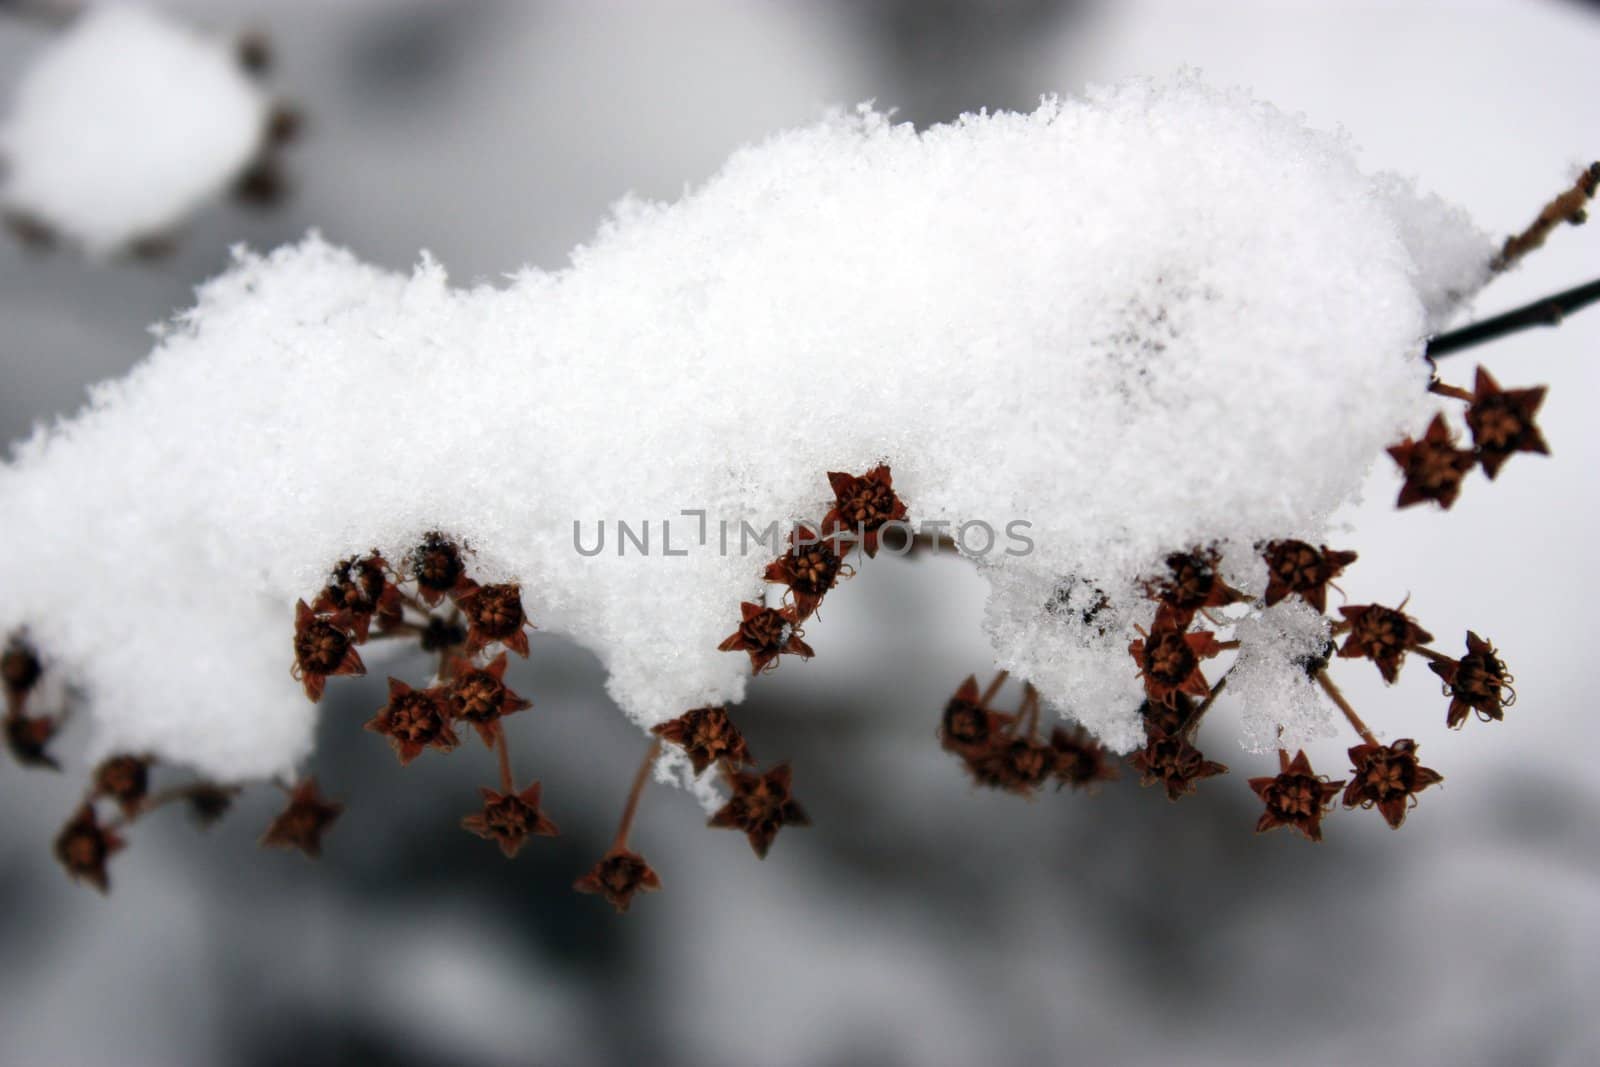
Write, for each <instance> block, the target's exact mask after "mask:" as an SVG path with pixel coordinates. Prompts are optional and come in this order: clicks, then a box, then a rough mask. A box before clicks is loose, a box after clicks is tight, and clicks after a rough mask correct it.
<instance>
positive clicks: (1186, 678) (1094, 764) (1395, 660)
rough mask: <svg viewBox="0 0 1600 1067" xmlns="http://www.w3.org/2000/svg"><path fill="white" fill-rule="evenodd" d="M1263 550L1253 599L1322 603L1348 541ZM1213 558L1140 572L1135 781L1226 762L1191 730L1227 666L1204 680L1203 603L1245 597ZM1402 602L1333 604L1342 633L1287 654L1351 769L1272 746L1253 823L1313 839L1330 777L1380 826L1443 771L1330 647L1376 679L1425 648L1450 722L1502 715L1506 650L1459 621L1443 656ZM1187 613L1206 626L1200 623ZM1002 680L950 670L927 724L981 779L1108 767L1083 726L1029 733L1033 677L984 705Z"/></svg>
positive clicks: (1195, 778) (1037, 780) (1332, 787)
mask: <svg viewBox="0 0 1600 1067" xmlns="http://www.w3.org/2000/svg"><path fill="white" fill-rule="evenodd" d="M1261 559H1262V562H1263V563H1264V564H1265V566H1266V577H1267V584H1266V591H1265V593H1264V594H1263V595H1262V597H1261V598H1260V603H1259V604H1258V605H1257V606H1259V607H1270V606H1271V605H1273V604H1276V603H1278V602H1279V601H1282V600H1284V599H1285V598H1288V597H1298V598H1300V599H1301V600H1304V601H1305V602H1306V604H1308V605H1309V606H1310V607H1312V608H1314V609H1315V610H1317V611H1318V612H1320V613H1324V614H1325V613H1326V610H1327V590H1328V587H1329V586H1330V585H1331V584H1332V582H1333V579H1335V578H1337V577H1338V576H1339V575H1340V574H1341V573H1342V572H1343V570H1344V569H1345V568H1346V567H1347V566H1349V565H1350V564H1351V563H1353V562H1354V561H1355V559H1356V554H1355V553H1354V552H1347V551H1337V550H1334V549H1330V548H1328V547H1327V546H1325V545H1323V546H1314V545H1310V544H1306V543H1305V542H1302V541H1274V542H1271V543H1269V544H1266V545H1264V546H1262V551H1261ZM1218 563H1219V561H1218V556H1217V553H1216V552H1214V551H1212V550H1207V549H1198V548H1197V549H1193V550H1191V551H1188V552H1181V553H1174V554H1173V555H1171V556H1169V557H1168V558H1167V560H1166V569H1167V573H1166V574H1165V575H1162V576H1160V577H1158V578H1156V579H1153V580H1151V581H1150V582H1149V583H1147V585H1146V595H1147V597H1148V599H1149V600H1150V601H1151V602H1152V604H1153V615H1154V617H1153V620H1152V622H1151V625H1150V628H1149V629H1148V630H1146V629H1144V627H1139V631H1140V637H1139V638H1138V639H1137V640H1135V641H1133V642H1132V644H1131V645H1130V646H1129V649H1128V653H1129V655H1130V656H1131V657H1132V659H1133V661H1134V664H1135V667H1136V669H1137V670H1138V672H1139V677H1140V679H1141V680H1142V681H1143V683H1144V690H1145V700H1144V703H1143V705H1142V706H1141V714H1142V719H1143V723H1144V730H1145V746H1144V747H1143V748H1142V749H1140V750H1139V751H1138V752H1136V753H1134V754H1133V755H1132V757H1130V759H1129V763H1130V765H1131V766H1132V767H1133V769H1134V770H1135V771H1137V772H1138V774H1139V777H1140V782H1141V784H1143V785H1159V786H1161V787H1163V788H1164V789H1165V790H1166V793H1167V797H1168V799H1170V800H1178V799H1180V798H1181V797H1183V796H1186V795H1188V794H1189V793H1191V792H1193V791H1194V788H1195V785H1196V784H1197V783H1198V782H1200V781H1201V780H1203V779H1206V778H1211V777H1214V776H1216V775H1220V774H1225V773H1227V770H1228V768H1227V767H1226V766H1224V765H1223V764H1221V763H1218V762H1216V761H1214V760H1210V759H1207V758H1206V757H1205V755H1204V754H1203V753H1202V752H1201V751H1200V750H1199V749H1198V748H1197V747H1195V743H1194V738H1195V732H1196V730H1197V729H1198V727H1199V725H1200V721H1201V719H1202V718H1203V717H1204V715H1205V714H1206V712H1207V711H1208V710H1209V709H1210V708H1211V707H1212V705H1213V704H1214V703H1215V702H1216V700H1217V698H1218V697H1219V696H1220V695H1221V694H1222V692H1223V690H1224V689H1225V688H1226V685H1227V675H1228V671H1230V670H1231V669H1232V668H1231V667H1229V668H1228V669H1227V670H1224V671H1222V672H1221V673H1220V674H1219V675H1218V676H1217V681H1216V682H1215V683H1212V682H1210V681H1208V680H1207V678H1206V673H1205V670H1206V668H1205V663H1206V661H1208V660H1210V659H1213V658H1215V657H1217V656H1219V655H1221V654H1222V653H1224V652H1229V651H1232V650H1234V649H1236V648H1238V642H1236V641H1219V640H1217V638H1216V636H1215V633H1214V629H1221V628H1223V627H1226V626H1228V625H1229V624H1230V622H1229V620H1228V619H1227V618H1225V617H1218V615H1217V614H1214V613H1215V612H1217V611H1218V609H1222V608H1225V607H1226V606H1227V605H1230V604H1236V603H1241V602H1243V601H1245V600H1246V599H1247V598H1246V597H1245V596H1244V595H1243V594H1242V593H1240V592H1239V591H1238V590H1236V589H1233V588H1232V587H1230V586H1229V585H1228V584H1227V582H1226V581H1225V580H1224V579H1223V578H1222V576H1221V574H1220V573H1219V571H1218ZM1335 588H1337V587H1336V586H1335ZM1404 607H1405V605H1404V604H1402V605H1401V606H1400V607H1399V608H1389V607H1384V606H1383V605H1380V604H1360V605H1346V606H1342V607H1340V608H1339V609H1338V614H1339V616H1340V617H1339V618H1338V619H1337V620H1332V619H1330V622H1329V633H1330V634H1331V635H1333V636H1334V637H1342V638H1343V639H1344V640H1343V643H1342V644H1338V643H1337V642H1335V641H1332V640H1330V641H1329V642H1328V644H1327V647H1326V648H1325V650H1324V651H1323V652H1322V653H1321V654H1320V655H1317V656H1313V657H1310V658H1308V659H1306V660H1304V661H1299V662H1297V663H1296V666H1297V667H1299V668H1300V669H1301V670H1303V671H1304V672H1305V674H1306V676H1307V678H1308V679H1310V680H1311V681H1312V682H1314V683H1315V684H1316V685H1317V686H1319V687H1320V689H1321V690H1322V692H1323V693H1324V695H1325V696H1326V697H1327V698H1328V699H1329V700H1330V701H1332V702H1333V704H1334V705H1335V706H1336V707H1337V708H1338V709H1339V711H1340V712H1341V713H1342V714H1343V716H1344V718H1345V720H1346V721H1347V722H1348V723H1349V725H1350V727H1351V728H1352V729H1353V730H1354V731H1355V733H1356V735H1357V737H1358V738H1359V740H1360V743H1359V744H1357V745H1356V746H1355V747H1353V748H1351V749H1350V750H1349V756H1350V762H1351V767H1352V776H1351V778H1350V779H1349V780H1348V781H1339V782H1334V781H1330V780H1328V779H1326V778H1323V777H1320V776H1318V775H1317V774H1316V773H1315V772H1314V771H1312V769H1311V765H1310V761H1309V760H1308V759H1307V758H1306V755H1305V753H1304V752H1298V753H1296V754H1295V755H1294V756H1292V757H1291V756H1290V754H1289V753H1288V752H1287V751H1285V750H1282V749H1280V750H1279V752H1278V762H1279V766H1278V773H1277V774H1276V775H1272V776H1264V777H1257V778H1251V779H1250V782H1249V784H1250V788H1251V789H1252V790H1253V791H1254V792H1255V793H1256V795H1257V796H1258V797H1260V799H1261V800H1262V802H1263V804H1264V805H1265V807H1266V810H1265V811H1264V812H1263V813H1262V815H1261V817H1260V819H1259V820H1258V822H1257V824H1256V829H1257V831H1258V832H1260V831H1265V830H1270V829H1273V828H1274V827H1278V826H1290V827H1293V828H1294V829H1296V830H1298V831H1300V832H1301V833H1302V834H1304V835H1305V836H1306V837H1308V838H1310V839H1311V840H1313V841H1320V840H1321V839H1322V818H1323V815H1324V814H1325V813H1326V812H1327V811H1328V809H1329V808H1330V806H1331V805H1332V804H1333V801H1334V798H1335V797H1336V796H1338V795H1339V793H1340V791H1341V789H1342V790H1343V799H1344V805H1345V806H1346V807H1348V808H1355V807H1361V808H1372V807H1375V808H1377V809H1378V811H1379V812H1380V814H1382V816H1383V818H1384V819H1385V820H1386V821H1387V822H1388V824H1389V825H1390V826H1391V827H1396V828H1398V827H1399V826H1400V825H1401V824H1402V823H1403V822H1404V821H1405V818H1406V813H1407V812H1408V811H1409V810H1410V808H1411V807H1412V806H1414V805H1415V803H1416V796H1417V794H1418V793H1420V792H1421V791H1422V790H1424V789H1426V788H1427V787H1428V786H1430V785H1434V784H1436V783H1438V782H1440V781H1442V780H1443V779H1442V778H1441V777H1440V775H1439V774H1438V773H1437V772H1436V771H1434V770H1432V769H1431V768H1428V767H1424V766H1422V765H1421V764H1420V763H1419V762H1418V760H1417V742H1416V741H1415V740H1413V739H1411V738H1401V739H1399V740H1396V741H1394V742H1392V743H1390V744H1384V743H1383V742H1381V741H1379V740H1378V738H1377V737H1376V736H1375V735H1374V734H1373V733H1372V731H1371V730H1370V729H1369V728H1368V727H1367V725H1366V723H1365V722H1363V721H1362V720H1361V718H1360V717H1359V716H1358V715H1357V714H1356V712H1355V709H1354V708H1352V707H1351V705H1350V702H1349V701H1348V700H1347V699H1346V698H1345V696H1344V694H1343V692H1342V691H1341V690H1340V689H1339V687H1338V686H1337V685H1336V684H1335V683H1334V681H1333V679H1332V677H1331V676H1330V675H1329V673H1328V672H1329V667H1330V661H1331V660H1332V659H1334V658H1342V659H1367V660H1371V661H1372V663H1373V664H1374V665H1375V666H1376V667H1377V668H1378V672H1379V674H1381V675H1382V677H1383V679H1384V681H1385V682H1388V683H1393V682H1394V681H1395V679H1396V678H1397V677H1398V676H1399V672H1400V668H1401V666H1402V664H1403V662H1404V660H1405V657H1406V655H1407V653H1416V654H1417V655H1420V656H1422V657H1424V658H1426V659H1427V660H1429V664H1428V666H1429V668H1430V669H1432V670H1433V671H1434V673H1436V674H1437V675H1438V676H1439V677H1440V679H1441V681H1442V682H1443V685H1444V693H1445V695H1446V696H1448V697H1449V698H1450V705H1449V710H1448V711H1447V712H1446V715H1445V723H1446V725H1447V726H1448V727H1451V728H1455V727H1459V726H1461V725H1462V724H1463V723H1464V722H1465V721H1466V719H1467V717H1468V715H1469V713H1476V714H1477V716H1478V717H1479V718H1480V719H1482V720H1484V721H1497V720H1500V719H1502V718H1503V717H1504V709H1505V708H1507V707H1509V706H1510V705H1511V704H1512V703H1513V701H1514V700H1515V693H1514V691H1513V690H1512V688H1511V683H1512V678H1511V676H1510V674H1509V673H1508V672H1507V671H1506V667H1505V664H1504V663H1503V662H1502V661H1501V660H1500V658H1499V654H1498V652H1497V651H1496V650H1495V649H1494V648H1493V647H1492V646H1491V645H1490V644H1489V642H1488V641H1486V640H1484V639H1483V638H1481V637H1479V636H1478V635H1477V634H1475V633H1470V632H1469V633H1468V634H1467V638H1466V652H1465V654H1464V655H1462V656H1460V657H1459V658H1451V657H1450V656H1447V655H1445V654H1444V653H1442V652H1439V651H1438V650H1436V649H1433V648H1430V647H1428V642H1430V641H1432V640H1433V637H1432V635H1430V634H1428V633H1427V632H1426V631H1424V630H1423V629H1422V628H1421V627H1420V626H1418V625H1417V624H1416V622H1415V621H1414V620H1413V619H1411V617H1410V616H1408V615H1406V614H1405V612H1404ZM1197 620H1203V624H1204V625H1209V626H1211V627H1213V629H1200V628H1198V626H1197ZM1004 681H1005V675H1004V674H1001V675H1000V676H999V677H997V678H996V680H995V681H994V682H993V683H991V684H990V686H989V687H988V689H986V690H985V691H983V692H981V693H980V692H979V690H978V683H977V680H976V679H974V678H968V679H967V680H966V681H964V682H962V683H961V686H960V688H959V689H957V691H956V693H955V695H954V697H952V698H951V700H950V703H949V704H948V705H947V706H946V708H945V712H944V718H943V720H942V722H941V725H940V728H939V735H940V738H941V740H942V742H943V744H944V747H945V748H946V749H947V750H949V751H951V752H954V753H955V754H956V755H958V756H959V757H960V758H961V759H962V760H963V762H964V763H965V764H966V766H967V768H968V770H969V771H970V772H971V773H972V775H973V777H974V779H975V780H976V781H977V782H978V783H979V784H982V785H986V786H992V787H995V788H1000V789H1005V790H1008V791H1010V792H1015V793H1021V794H1024V795H1026V794H1031V793H1032V792H1033V790H1034V789H1035V788H1036V787H1037V786H1038V785H1040V784H1042V783H1043V782H1044V781H1046V780H1048V779H1049V778H1051V777H1052V776H1054V777H1056V778H1057V780H1058V781H1063V780H1064V781H1068V782H1071V784H1091V783H1093V782H1096V781H1102V780H1106V779H1108V778H1111V777H1113V776H1114V772H1113V771H1112V769H1111V767H1110V766H1109V764H1108V763H1107V761H1106V759H1105V757H1104V753H1102V752H1101V751H1100V750H1099V748H1098V746H1096V745H1095V744H1094V742H1092V741H1090V740H1088V739H1087V738H1085V737H1081V736H1078V737H1072V736H1071V735H1067V734H1066V733H1065V731H1063V730H1061V729H1060V728H1057V730H1056V731H1055V733H1054V735H1053V736H1052V743H1051V745H1048V746H1046V745H1043V744H1041V743H1040V742H1039V741H1038V740H1037V737H1036V723H1037V718H1038V696H1037V694H1036V693H1034V692H1033V690H1032V687H1031V686H1027V687H1025V688H1024V698H1023V706H1022V708H1021V710H1020V711H1019V712H1018V713H1017V714H1016V715H1007V714H1003V713H1000V712H997V711H994V710H993V709H992V708H991V707H990V702H991V701H992V699H993V698H994V695H995V693H996V692H997V691H998V690H999V688H1000V686H1001V685H1002V684H1003V683H1004ZM1068 768H1071V770H1068ZM1072 774H1076V775H1077V776H1078V777H1077V778H1076V779H1074V778H1072V777H1070V775H1072Z"/></svg>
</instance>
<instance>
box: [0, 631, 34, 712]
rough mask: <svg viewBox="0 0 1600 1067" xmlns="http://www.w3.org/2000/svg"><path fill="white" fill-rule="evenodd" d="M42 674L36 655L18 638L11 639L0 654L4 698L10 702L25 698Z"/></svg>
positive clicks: (0, 673)
mask: <svg viewBox="0 0 1600 1067" xmlns="http://www.w3.org/2000/svg"><path fill="white" fill-rule="evenodd" d="M42 674H44V667H43V666H42V665H41V664H40V663H39V656H38V654H37V653H35V652H34V651H33V649H32V648H31V647H30V646H29V645H28V644H27V643H26V642H24V641H22V640H21V639H20V638H12V639H11V641H10V642H8V643H7V645H6V650H5V651H4V652H0V684H4V686H5V692H6V696H7V697H8V698H10V699H11V700H13V701H20V700H21V699H22V698H23V697H25V696H27V695H28V693H29V692H31V691H32V689H33V687H34V686H35V685H37V684H38V683H39V677H40V676H41V675H42Z"/></svg>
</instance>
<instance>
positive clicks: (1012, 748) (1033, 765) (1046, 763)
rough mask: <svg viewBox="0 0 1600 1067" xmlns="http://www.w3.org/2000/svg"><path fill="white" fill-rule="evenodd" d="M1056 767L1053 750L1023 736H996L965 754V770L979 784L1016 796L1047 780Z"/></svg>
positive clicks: (1030, 792)
mask: <svg viewBox="0 0 1600 1067" xmlns="http://www.w3.org/2000/svg"><path fill="white" fill-rule="evenodd" d="M1055 767H1056V753H1055V749H1053V748H1052V747H1051V746H1049V745H1047V744H1044V743H1042V742H1039V741H1034V740H1032V739H1031V738H1026V737H1009V738H1008V737H995V738H993V739H992V740H991V741H990V743H989V744H988V745H986V746H984V747H983V748H981V749H979V750H976V751H973V752H971V753H969V754H968V755H967V769H968V770H969V771H971V772H972V777H973V780H974V781H976V782H977V783H978V784H979V785H981V786H987V787H988V788H990V789H999V790H1003V791H1004V792H1007V793H1016V794H1017V795H1019V796H1029V795H1031V794H1032V793H1033V792H1034V790H1036V789H1038V788H1039V786H1041V785H1043V784H1044V783H1045V782H1047V781H1049V779H1050V775H1051V774H1052V773H1054V771H1055Z"/></svg>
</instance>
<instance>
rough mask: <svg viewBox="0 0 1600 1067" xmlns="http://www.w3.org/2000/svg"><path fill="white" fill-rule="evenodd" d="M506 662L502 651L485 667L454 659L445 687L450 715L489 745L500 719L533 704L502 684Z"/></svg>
mask: <svg viewBox="0 0 1600 1067" xmlns="http://www.w3.org/2000/svg"><path fill="white" fill-rule="evenodd" d="M506 664H507V660H506V654H505V653H504V652H502V653H500V654H499V655H498V656H496V657H495V658H494V659H493V660H492V661H491V662H490V664H489V665H488V666H487V667H474V666H472V664H471V661H469V660H457V661H456V667H455V675H454V677H453V678H451V680H450V684H449V685H448V686H447V687H446V688H445V697H446V699H447V700H448V701H449V702H450V714H451V716H452V717H454V718H455V719H457V720H459V721H461V722H466V723H471V724H472V727H473V729H475V730H477V731H478V736H479V737H481V738H483V743H484V744H485V745H488V746H489V747H490V748H493V747H494V742H495V738H496V737H497V736H499V731H500V726H499V722H500V720H501V719H502V718H504V717H505V716H507V715H512V714H515V713H516V712H519V711H523V710H526V709H527V708H531V707H533V701H531V700H525V699H523V698H522V697H519V696H518V695H517V694H515V693H513V692H512V691H511V690H510V689H509V688H507V687H506V683H505V677H506Z"/></svg>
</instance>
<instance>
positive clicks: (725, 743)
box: [650, 707, 752, 775]
mask: <svg viewBox="0 0 1600 1067" xmlns="http://www.w3.org/2000/svg"><path fill="white" fill-rule="evenodd" d="M650 732H651V733H652V734H655V735H656V736H657V737H659V738H661V740H663V741H666V742H667V743H669V744H673V745H677V746H678V747H679V748H681V749H683V751H684V753H685V755H687V756H688V757H689V762H690V764H692V765H693V767H694V773H695V774H697V775H699V774H703V773H705V769H706V768H707V767H709V766H711V765H712V764H713V763H719V762H720V763H722V764H724V765H725V766H730V767H733V766H743V765H745V764H748V763H750V762H752V760H751V756H750V746H749V745H747V744H746V743H745V740H744V735H743V734H741V733H740V732H739V728H738V727H737V726H735V725H734V724H733V720H732V719H730V718H728V709H727V708H723V707H708V708H692V709H690V710H689V711H686V712H684V713H683V714H682V715H679V716H678V717H677V718H676V719H672V720H670V721H668V722H664V723H661V724H660V725H659V726H656V727H654V728H653V729H652V730H651V731H650Z"/></svg>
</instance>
